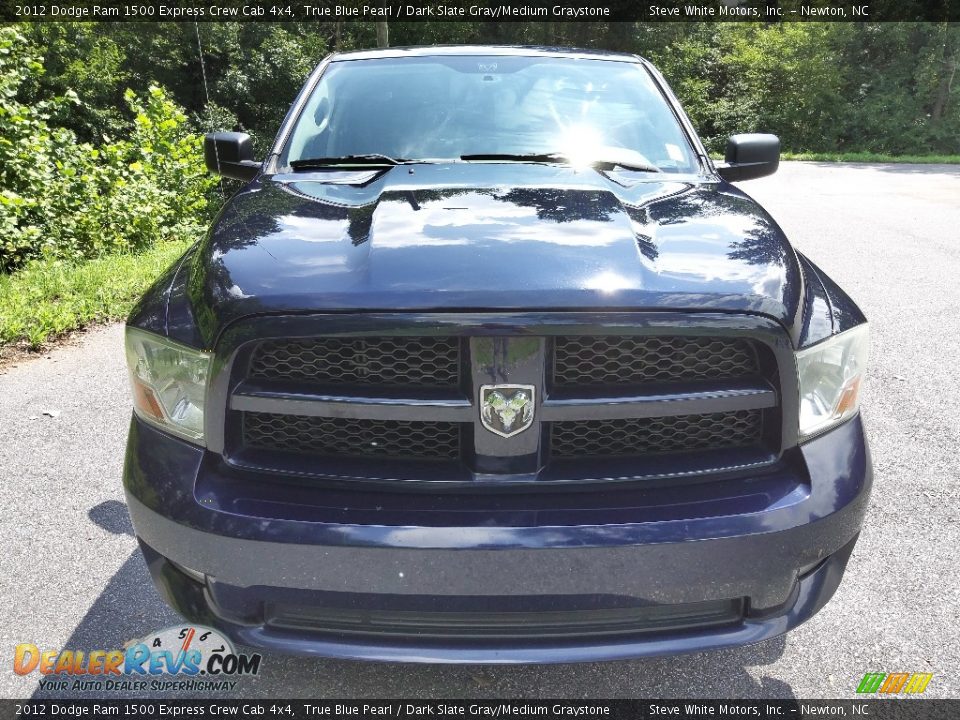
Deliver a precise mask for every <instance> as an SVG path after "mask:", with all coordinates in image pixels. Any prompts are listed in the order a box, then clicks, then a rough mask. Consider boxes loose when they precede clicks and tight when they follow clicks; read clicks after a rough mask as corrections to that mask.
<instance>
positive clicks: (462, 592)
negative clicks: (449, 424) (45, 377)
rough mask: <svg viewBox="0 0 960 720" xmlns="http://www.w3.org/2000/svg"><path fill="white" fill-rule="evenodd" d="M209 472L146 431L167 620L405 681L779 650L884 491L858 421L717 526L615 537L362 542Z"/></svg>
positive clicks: (690, 507)
mask: <svg viewBox="0 0 960 720" xmlns="http://www.w3.org/2000/svg"><path fill="white" fill-rule="evenodd" d="M205 455H206V453H205V452H204V451H203V450H201V449H199V448H197V447H194V446H192V445H190V444H188V443H185V442H182V441H180V440H177V439H174V438H172V437H169V436H167V435H165V434H163V433H161V432H158V431H156V430H154V429H152V428H150V427H147V426H145V425H143V424H142V423H140V422H139V421H137V420H136V419H134V421H133V422H132V425H131V431H130V440H129V445H128V451H127V459H126V465H125V473H124V475H125V487H126V493H127V501H128V505H129V508H130V514H131V517H132V520H133V524H134V527H135V529H136V533H137V536H138V538H139V540H140V543H141V546H142V548H143V551H144V556H145V558H146V560H147V563H148V566H149V568H150V572H151V575H152V577H153V579H154V581H155V583H156V584H157V586H158V588H159V590H160V592H161V594H162V595H163V596H164V598H165V599H166V601H167V602H168V603H170V604H171V605H172V606H173V607H174V608H175V609H177V610H178V611H179V612H180V613H182V614H183V615H184V616H185V617H187V618H188V619H189V620H191V621H193V622H197V623H202V624H206V625H210V626H213V627H216V628H218V629H220V630H221V631H223V632H225V633H226V634H227V635H228V636H229V637H231V638H232V639H233V640H235V641H237V642H240V643H242V644H245V645H250V646H254V647H259V648H268V649H273V650H278V651H282V652H292V653H301V654H312V655H322V656H329V657H341V658H356V659H369V660H391V661H406V662H411V661H412V662H453V663H516V662H539V663H543V662H572V661H593V660H613V659H623V658H635V657H643V656H651V655H667V654H675V653H684V652H694V651H701V650H707V649H719V648H726V647H732V646H739V645H746V644H750V643H754V642H758V641H761V640H765V639H768V638H771V637H775V636H777V635H780V634H782V633H784V632H786V631H788V630H790V629H791V628H793V627H795V626H797V625H799V624H800V623H802V622H804V621H806V620H807V619H809V618H810V617H812V616H813V615H814V614H815V613H816V612H817V611H818V610H820V608H822V607H823V606H824V604H826V602H827V601H828V600H829V599H830V598H831V597H832V595H833V593H834V592H835V590H836V589H837V587H838V585H839V583H840V580H841V577H842V575H843V572H844V569H845V567H846V564H847V561H848V559H849V557H850V554H851V552H852V551H853V547H854V544H855V543H856V539H857V535H858V533H859V530H860V527H861V524H862V522H863V518H864V515H865V512H866V507H867V501H868V496H869V491H870V487H871V483H872V470H871V464H870V458H869V452H868V449H867V446H866V441H865V438H864V435H863V428H862V424H861V421H860V418H859V417H857V418H854V419H853V420H851V421H850V422H848V423H846V424H844V425H842V426H840V427H839V428H837V429H835V430H833V431H831V432H829V433H827V434H825V435H823V436H821V437H819V438H817V439H815V440H812V441H810V442H808V443H807V444H805V445H804V446H802V447H801V448H800V449H799V451H798V453H797V455H796V457H795V458H794V459H793V462H792V464H791V465H790V466H789V467H783V468H780V469H779V470H777V471H776V472H775V473H774V474H773V475H769V476H758V477H756V478H737V479H736V480H735V482H733V481H728V480H717V481H716V482H718V483H719V482H727V483H728V484H729V483H732V485H731V487H733V488H735V493H739V495H738V497H733V498H728V500H727V501H726V502H725V503H724V504H723V508H724V510H723V511H722V512H718V511H717V507H719V506H718V505H717V504H716V503H714V506H713V509H711V508H710V507H707V505H706V504H701V505H698V504H697V502H696V501H694V500H693V499H688V501H687V502H684V503H679V502H676V503H673V504H671V505H669V506H667V505H663V504H661V505H658V504H656V503H651V504H648V505H647V506H640V505H638V506H637V507H636V508H634V509H632V510H627V511H625V510H624V509H623V508H622V507H618V508H615V509H613V510H611V511H610V512H609V522H597V520H596V518H597V513H596V512H594V513H591V514H589V515H584V518H585V519H589V521H588V522H582V523H578V522H575V521H574V520H573V519H574V518H576V517H577V516H576V513H572V512H571V513H568V514H567V515H565V517H567V518H568V522H565V523H562V524H558V523H550V524H535V523H531V522H528V521H525V522H523V523H519V524H518V523H517V522H502V523H497V522H493V521H490V522H486V523H473V524H469V525H467V524H462V523H460V524H458V523H456V522H443V518H437V519H435V520H434V521H432V522H431V523H430V524H421V525H415V524H410V525H408V524H399V523H396V522H384V523H382V524H381V523H376V522H365V523H357V522H351V521H350V520H351V519H352V516H351V513H350V509H349V508H335V507H326V506H324V504H323V502H322V500H318V501H317V504H316V505H315V506H312V507H303V506H302V505H301V506H299V507H298V508H294V507H293V506H290V507H281V506H280V505H279V504H277V505H275V506H270V504H269V503H266V504H265V503H264V502H262V500H261V501H257V502H256V503H255V502H253V501H252V500H250V499H248V498H244V497H243V495H242V493H240V494H234V495H231V494H229V493H224V492H221V491H220V490H222V488H223V483H229V480H226V479H224V478H218V477H217V472H216V470H215V469H214V467H213V466H212V463H211V459H210V458H209V457H205ZM264 482H269V480H267V479H265V480H264ZM707 482H708V481H707ZM218 489H219V490H218ZM691 492H692V491H691ZM685 493H686V491H685V490H684V489H683V488H679V489H670V488H667V489H664V490H663V492H662V493H661V496H660V497H662V498H668V497H673V496H674V495H675V496H676V497H675V499H676V500H679V499H680V497H681V496H683V497H687V495H686V494H685ZM546 497H547V498H548V497H549V496H546ZM694 497H695V493H694V494H690V495H689V498H694ZM738 500H739V502H738ZM705 502H706V501H701V503H705ZM738 507H739V508H740V510H741V511H739V512H738V511H736V508H738ZM625 513H626V515H630V514H631V513H632V514H633V515H634V516H635V518H634V519H631V518H630V517H625ZM384 517H385V518H386V517H388V516H386V515H385V516H384ZM460 517H462V516H461V515H457V514H451V515H450V516H449V518H450V519H451V520H454V519H456V518H460ZM496 517H501V518H502V517H505V516H503V515H500V516H497V515H491V516H490V518H491V519H493V518H496ZM528 520H529V518H528Z"/></svg>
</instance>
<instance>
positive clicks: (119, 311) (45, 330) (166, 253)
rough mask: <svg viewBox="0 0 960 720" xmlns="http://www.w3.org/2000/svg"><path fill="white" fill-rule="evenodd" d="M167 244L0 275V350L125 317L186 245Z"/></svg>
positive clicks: (41, 263)
mask: <svg viewBox="0 0 960 720" xmlns="http://www.w3.org/2000/svg"><path fill="white" fill-rule="evenodd" d="M189 244H190V243H189V242H168V243H164V244H162V245H158V246H156V247H153V248H150V249H149V250H147V251H145V252H143V253H139V254H136V255H133V254H123V255H108V256H105V257H102V258H97V259H96V260H89V261H87V262H82V263H69V262H65V261H62V260H36V261H33V262H32V263H30V264H28V265H27V266H25V267H23V268H21V269H20V270H18V271H17V272H15V273H14V274H12V275H0V348H2V347H3V346H4V345H12V344H17V345H27V346H29V347H30V348H31V349H36V348H39V347H41V346H43V345H44V344H45V343H47V342H49V341H51V340H54V339H56V338H57V337H59V336H62V335H64V334H66V333H68V332H70V331H71V330H79V329H80V328H83V327H86V326H88V325H91V324H94V323H101V322H107V321H110V320H120V319H122V318H125V317H126V316H127V314H128V313H129V312H130V309H131V308H132V307H133V304H134V302H135V301H136V300H137V299H138V297H139V296H140V294H141V293H142V292H143V291H144V290H145V289H146V288H147V287H149V285H150V283H152V282H153V281H154V280H155V279H156V278H157V277H158V276H159V275H160V273H161V272H163V271H164V270H165V269H166V268H167V267H168V266H169V265H170V264H171V263H172V262H173V261H174V260H176V259H177V257H178V256H179V255H180V254H181V253H183V251H184V250H186V249H187V247H188V246H189Z"/></svg>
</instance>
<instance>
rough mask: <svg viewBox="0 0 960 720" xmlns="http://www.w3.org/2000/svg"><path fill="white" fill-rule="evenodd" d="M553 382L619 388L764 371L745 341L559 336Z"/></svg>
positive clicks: (558, 384)
mask: <svg viewBox="0 0 960 720" xmlns="http://www.w3.org/2000/svg"><path fill="white" fill-rule="evenodd" d="M553 356H554V357H553V384H554V385H556V386H565V385H618V384H639V383H654V382H683V381H688V380H716V379H718V378H739V377H747V376H750V375H755V374H757V372H758V362H757V353H756V352H755V350H754V348H753V346H752V345H751V343H750V342H749V341H747V340H743V339H740V338H715V337H670V336H649V337H648V336H624V337H619V336H599V337H592V336H573V337H569V336H568V337H558V338H557V339H556V341H555V343H554V350H553Z"/></svg>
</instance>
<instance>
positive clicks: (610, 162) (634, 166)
mask: <svg viewBox="0 0 960 720" xmlns="http://www.w3.org/2000/svg"><path fill="white" fill-rule="evenodd" d="M617 150H619V151H618V152H614V149H613V148H604V150H603V151H602V152H599V153H597V155H596V157H593V158H591V159H590V161H589V162H588V163H587V164H588V165H590V166H591V167H596V166H598V165H600V166H604V167H608V168H615V167H619V168H623V169H624V170H640V171H643V172H663V171H662V170H661V169H660V168H658V167H657V166H656V165H654V164H653V163H652V162H650V161H649V160H647V159H646V158H645V157H644V156H643V155H641V154H640V153H638V152H635V151H633V150H627V149H620V148H617ZM460 159H461V160H465V161H468V162H469V161H471V160H478V161H484V160H486V161H489V162H530V163H565V164H566V163H571V162H572V158H571V156H570V155H568V154H567V153H561V152H550V153H477V154H475V155H461V156H460Z"/></svg>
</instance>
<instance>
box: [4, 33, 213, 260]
mask: <svg viewBox="0 0 960 720" xmlns="http://www.w3.org/2000/svg"><path fill="white" fill-rule="evenodd" d="M43 69H44V68H43V65H42V63H41V62H40V61H39V60H38V59H37V56H36V55H35V54H34V53H33V52H31V48H30V46H29V45H27V43H26V41H25V38H24V37H23V36H22V35H21V34H20V33H18V32H17V30H15V29H13V28H10V27H7V28H0V270H11V269H15V268H17V267H19V266H20V265H22V264H23V263H24V262H25V261H26V260H28V259H30V258H36V257H44V258H67V259H74V260H76V259H84V258H91V257H96V256H99V255H102V254H105V253H110V252H116V251H123V250H139V249H143V248H146V247H149V246H152V245H154V244H156V243H160V242H164V241H167V240H171V239H175V238H180V237H183V236H184V234H191V233H197V232H199V231H200V230H201V227H202V225H203V223H204V222H205V220H206V219H207V213H206V210H207V206H208V190H209V188H210V187H211V186H212V185H213V183H214V181H213V179H212V178H210V177H209V175H208V174H207V173H206V171H205V169H204V168H203V161H202V147H201V140H200V137H199V136H198V135H197V134H196V133H194V132H192V131H191V129H190V126H189V124H188V122H187V116H186V115H185V114H184V113H183V111H182V110H181V109H180V108H178V107H177V105H176V104H175V103H174V102H172V101H171V100H170V99H169V98H168V96H167V93H166V92H165V91H164V90H163V89H161V88H159V87H157V86H155V85H148V86H147V87H145V88H144V89H143V90H142V91H141V92H140V93H137V92H134V91H133V90H126V91H125V92H124V93H123V96H122V101H123V104H124V107H125V111H126V112H125V114H124V115H120V116H118V119H117V122H116V124H115V126H114V127H113V128H111V132H110V134H104V135H101V136H100V138H99V142H96V143H90V142H78V140H77V132H76V131H75V130H74V129H73V128H72V127H70V125H71V122H70V119H71V118H72V117H73V112H74V111H75V110H78V111H81V112H82V111H83V109H84V108H85V107H86V106H85V103H84V101H83V99H82V98H81V97H79V96H78V95H77V93H75V92H74V91H72V90H71V89H66V90H64V92H63V93H62V94H49V95H47V96H45V97H44V98H43V99H41V100H34V101H32V102H24V101H22V100H21V99H20V94H21V90H22V89H23V88H24V86H25V85H30V84H33V85H36V84H37V83H38V82H40V81H41V80H42V78H43ZM113 133H116V136H115V135H114V134H113Z"/></svg>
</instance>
